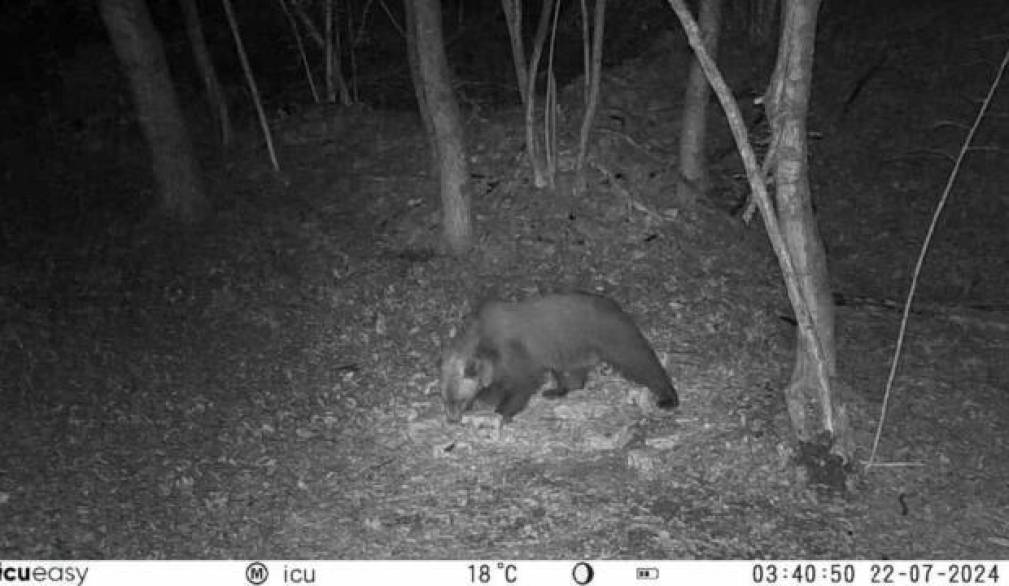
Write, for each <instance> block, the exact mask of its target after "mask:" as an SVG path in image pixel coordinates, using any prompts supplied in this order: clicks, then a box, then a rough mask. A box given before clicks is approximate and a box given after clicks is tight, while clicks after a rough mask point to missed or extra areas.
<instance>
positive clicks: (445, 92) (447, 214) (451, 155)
mask: <svg viewBox="0 0 1009 586" xmlns="http://www.w3.org/2000/svg"><path fill="white" fill-rule="evenodd" d="M406 1H407V2H412V3H413V15H412V20H413V21H414V22H413V24H414V26H413V27H412V29H411V30H410V31H409V32H410V34H413V35H416V54H417V57H418V63H417V65H418V70H419V77H420V82H421V86H422V88H423V100H424V103H423V104H422V107H424V106H426V108H427V110H428V113H429V114H428V115H429V116H430V120H431V125H432V127H433V130H434V139H435V141H436V142H437V147H438V150H437V155H438V162H439V178H440V180H441V203H442V228H443V235H444V239H445V244H446V245H447V246H448V248H449V250H450V251H451V252H452V253H453V254H462V253H464V252H466V251H467V250H469V248H470V246H472V240H473V228H472V224H471V220H470V201H469V194H468V193H467V192H466V183H467V180H468V179H469V171H468V169H467V164H466V151H465V147H464V146H463V136H462V134H463V133H462V116H461V114H460V113H459V104H458V103H457V102H456V99H455V94H454V93H453V91H452V84H451V73H450V71H449V68H448V59H447V58H446V56H445V44H444V40H443V39H444V37H443V35H442V27H441V1H440V0H406Z"/></svg>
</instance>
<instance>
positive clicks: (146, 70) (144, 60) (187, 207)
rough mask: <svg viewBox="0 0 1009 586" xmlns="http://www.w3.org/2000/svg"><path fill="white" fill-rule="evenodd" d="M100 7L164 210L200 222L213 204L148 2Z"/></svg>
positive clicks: (106, 2)
mask: <svg viewBox="0 0 1009 586" xmlns="http://www.w3.org/2000/svg"><path fill="white" fill-rule="evenodd" d="M99 9H100V11H101V15H102V20H103V21H104V22H105V26H106V28H107V29H108V32H109V38H110V39H111V40H112V47H113V49H114V50H115V52H116V55H117V56H118V57H119V61H120V63H122V66H123V71H124V72H125V74H126V77H127V78H128V79H129V82H130V88H131V90H132V92H133V100H134V103H135V105H136V111H137V118H138V120H139V122H140V128H141V130H142V131H143V134H144V138H145V139H146V140H147V144H148V145H149V147H150V149H151V155H152V163H153V167H154V177H155V181H156V183H157V188H158V194H159V197H160V207H161V210H162V212H163V213H165V214H166V215H167V216H168V217H170V218H172V219H175V220H178V221H181V222H183V223H193V222H196V221H198V220H199V219H200V218H202V217H203V216H205V215H206V214H207V212H208V211H209V205H208V203H207V199H206V195H205V193H204V190H203V180H202V177H201V175H200V169H199V165H198V164H197V161H196V156H195V154H194V152H193V144H192V141H191V140H190V138H189V132H188V131H187V129H186V123H185V119H184V118H183V117H182V111H181V110H180V108H179V103H178V98H177V97H176V94H175V88H174V87H173V86H172V81H171V78H170V77H169V73H168V63H167V61H166V60H165V53H164V49H163V47H162V45H161V37H160V36H159V35H158V33H157V31H156V30H155V28H154V23H153V22H152V21H151V15H150V12H149V11H148V9H147V4H146V3H145V0H101V1H100V2H99Z"/></svg>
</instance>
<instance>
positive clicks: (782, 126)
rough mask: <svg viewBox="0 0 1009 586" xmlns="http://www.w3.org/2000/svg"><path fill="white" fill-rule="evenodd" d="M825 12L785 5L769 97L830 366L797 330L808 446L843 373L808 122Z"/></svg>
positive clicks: (799, 397)
mask: <svg viewBox="0 0 1009 586" xmlns="http://www.w3.org/2000/svg"><path fill="white" fill-rule="evenodd" d="M819 7H820V1H819V0H784V13H783V19H782V33H781V43H780V46H779V49H778V61H777V65H776V66H775V70H774V75H773V76H772V78H771V85H770V87H769V88H768V92H767V95H766V96H765V103H766V105H767V117H768V120H770V121H771V128H772V131H773V134H774V135H775V136H776V137H778V148H777V155H776V156H777V159H776V161H775V165H774V180H775V188H776V198H775V201H776V203H777V205H776V209H777V215H778V220H779V223H780V225H781V231H782V236H783V238H784V241H785V244H786V246H787V247H788V250H789V252H790V253H791V256H792V261H793V264H794V266H795V272H796V277H797V279H798V288H799V291H800V293H801V295H802V297H803V299H804V300H805V302H806V305H807V307H809V311H810V314H811V317H812V320H813V326H814V329H815V330H816V335H817V337H818V338H819V342H820V348H821V349H822V351H823V353H822V358H823V360H824V361H825V364H823V365H819V364H817V362H816V358H815V357H814V352H813V351H812V348H811V346H812V345H813V344H815V340H813V339H812V338H811V337H810V336H809V335H808V334H807V333H806V332H804V331H803V330H802V329H801V328H800V329H798V330H797V338H798V339H797V343H796V356H795V368H794V370H793V371H792V379H791V382H790V383H789V385H788V388H787V389H786V391H785V396H786V400H787V403H788V412H789V415H790V417H791V419H792V425H793V427H794V428H795V430H796V432H797V434H798V436H799V439H800V440H803V441H807V442H813V441H816V438H819V437H820V435H821V432H823V431H824V426H823V421H824V418H823V416H822V414H823V413H825V412H830V411H832V409H833V406H832V405H824V404H823V400H824V395H823V393H822V389H821V388H820V387H821V384H822V383H821V381H820V380H819V379H820V376H819V375H818V373H817V370H818V369H819V368H824V369H825V370H826V372H827V373H828V374H829V375H830V376H833V375H834V374H835V372H836V348H835V344H834V303H833V300H832V297H831V292H830V280H829V275H828V273H827V256H826V254H825V252H824V249H823V241H822V239H821V238H820V234H819V231H818V230H817V226H816V219H815V218H814V216H813V206H812V203H811V197H810V191H809V175H808V164H807V162H808V152H807V148H808V144H807V139H806V137H807V133H806V117H807V112H808V105H809V93H810V86H811V84H812V77H813V74H812V71H813V50H814V41H815V39H816V17H817V11H818V10H819ZM830 400H831V401H833V398H830ZM835 431H837V430H835Z"/></svg>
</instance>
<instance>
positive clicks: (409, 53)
mask: <svg viewBox="0 0 1009 586" xmlns="http://www.w3.org/2000/svg"><path fill="white" fill-rule="evenodd" d="M413 3H414V0H403V11H404V13H405V16H404V20H405V23H404V24H405V26H406V57H407V62H408V63H409V64H410V79H411V81H413V93H414V95H415V96H416V97H417V111H418V112H419V113H420V122H421V124H422V125H423V126H424V134H425V135H426V136H427V138H428V145H429V147H430V156H429V157H428V167H429V170H430V172H431V174H432V175H434V174H436V173H438V169H439V165H440V163H439V162H438V161H439V160H440V159H439V157H438V140H437V138H436V137H435V130H434V121H433V120H431V109H430V108H428V106H427V94H426V93H425V92H424V78H423V77H421V75H420V54H419V53H417V17H416V15H415V9H414V4H413Z"/></svg>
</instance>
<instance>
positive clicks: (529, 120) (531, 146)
mask: <svg viewBox="0 0 1009 586" xmlns="http://www.w3.org/2000/svg"><path fill="white" fill-rule="evenodd" d="M554 1H555V0H543V6H542V8H541V9H540V10H541V11H540V21H539V24H538V25H537V27H536V37H535V38H534V39H533V53H532V55H531V56H530V57H529V70H528V75H529V78H528V81H527V82H526V100H525V107H526V154H527V155H528V156H529V164H530V165H531V166H532V169H533V184H534V185H535V186H536V188H537V189H542V188H544V187H546V186H548V185H553V182H554V178H553V177H552V176H550V175H549V173H548V170H547V167H546V165H545V163H544V161H543V160H542V159H540V154H539V148H538V147H537V144H538V143H537V142H536V128H535V126H536V74H537V73H538V72H539V67H540V59H541V58H542V57H543V44H544V43H546V40H547V34H548V33H549V32H550V15H551V14H552V13H553V5H554ZM548 146H549V145H545V146H544V148H547V147H548Z"/></svg>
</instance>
